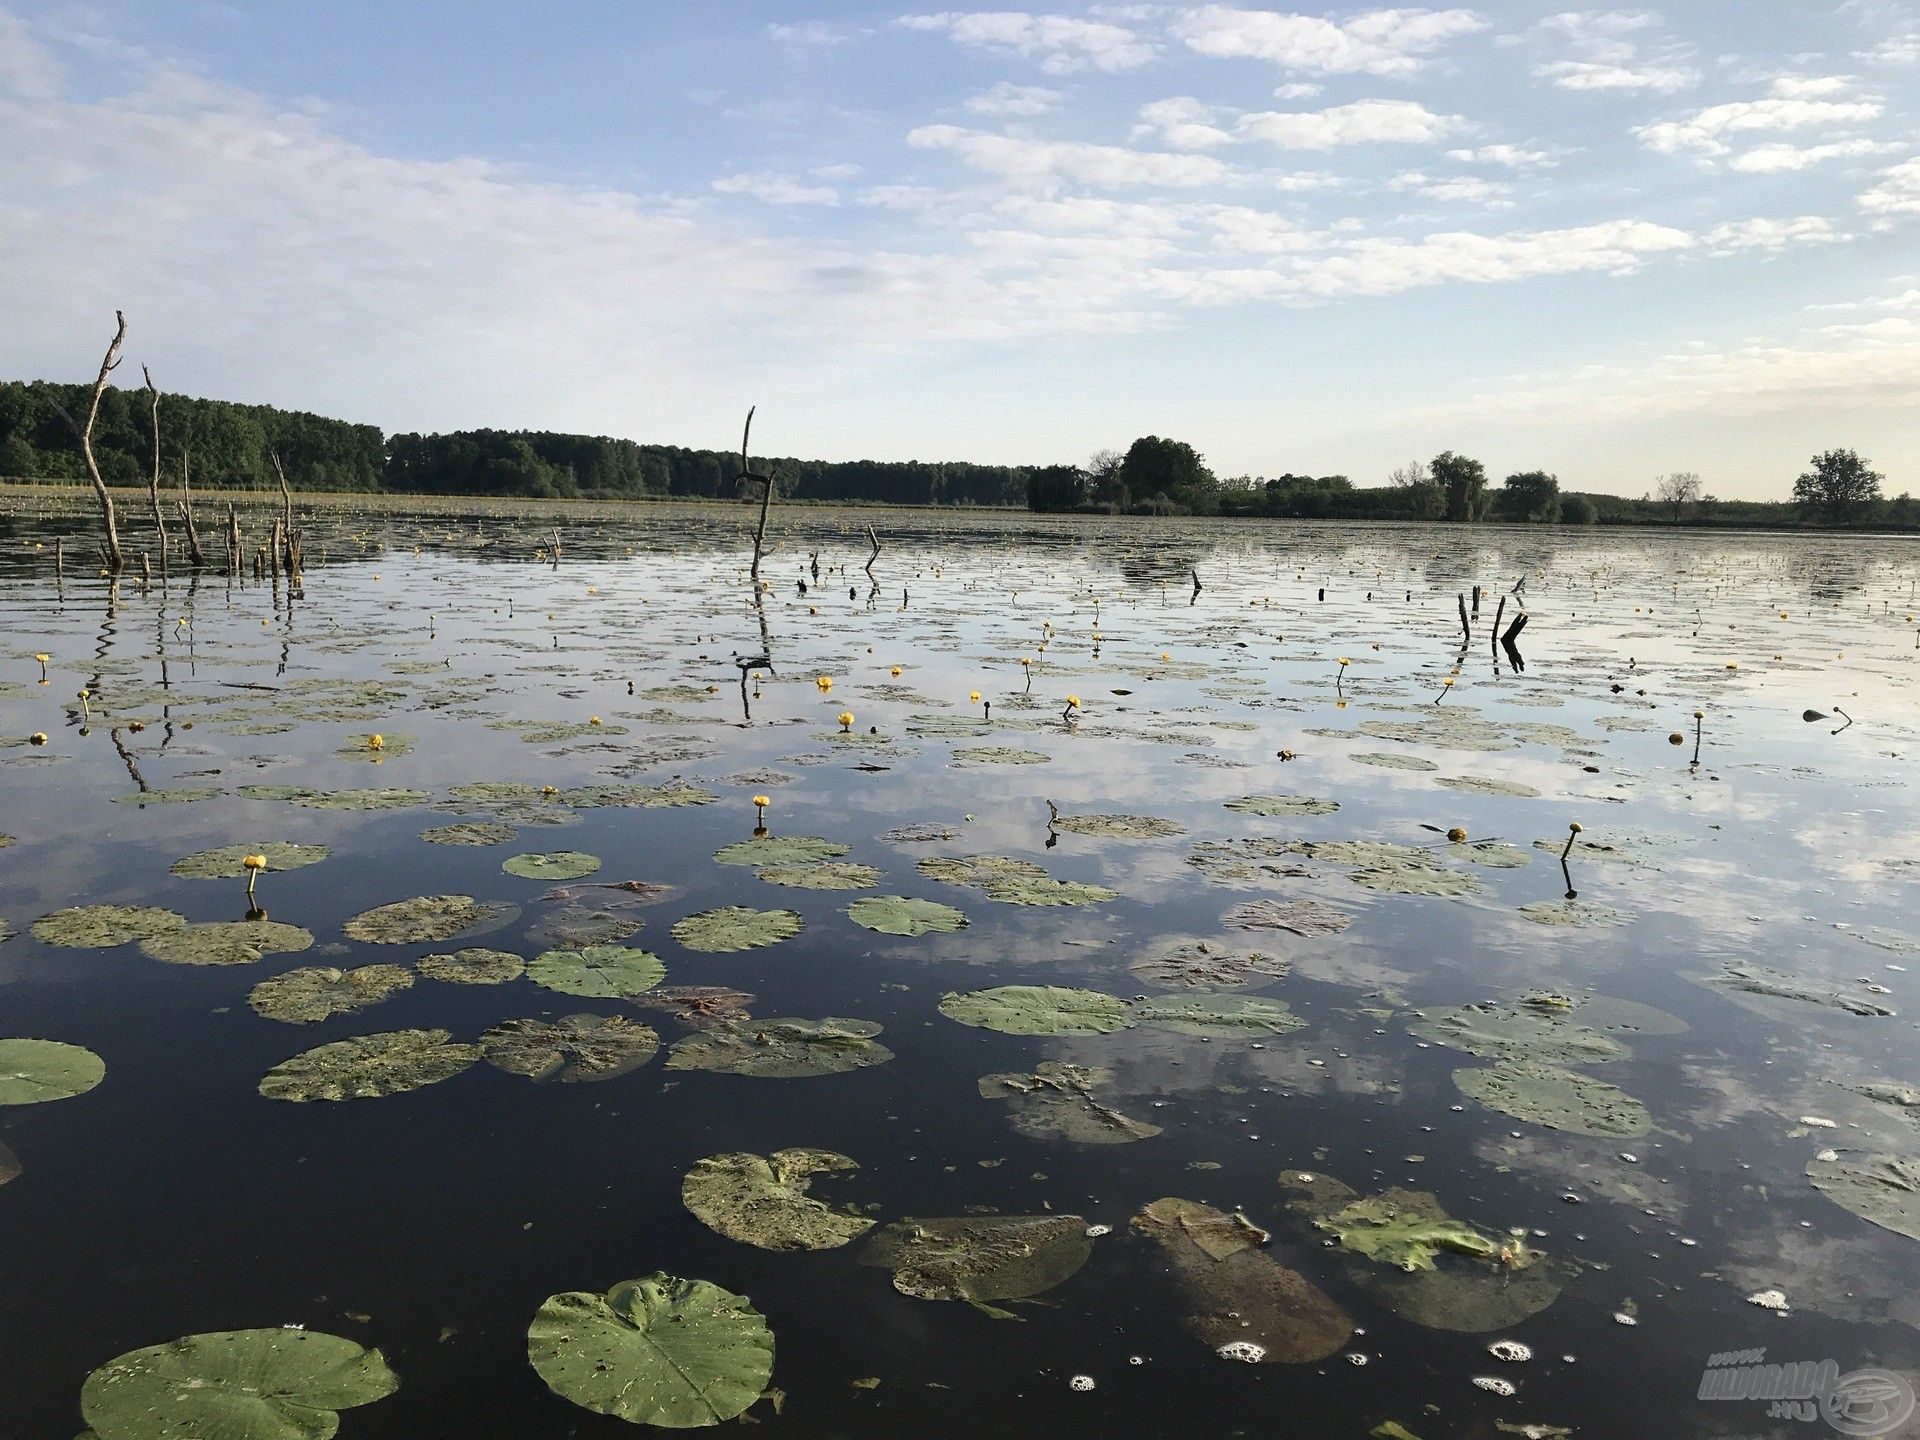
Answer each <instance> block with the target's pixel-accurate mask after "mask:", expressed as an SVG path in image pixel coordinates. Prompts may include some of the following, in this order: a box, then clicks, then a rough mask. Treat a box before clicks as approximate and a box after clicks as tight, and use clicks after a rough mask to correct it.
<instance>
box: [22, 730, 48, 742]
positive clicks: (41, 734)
mask: <svg viewBox="0 0 1920 1440" xmlns="http://www.w3.org/2000/svg"><path fill="white" fill-rule="evenodd" d="M27 743H28V744H29V745H44V744H46V743H47V732H46V731H44V730H36V731H34V732H33V734H31V735H29V736H28V737H27Z"/></svg>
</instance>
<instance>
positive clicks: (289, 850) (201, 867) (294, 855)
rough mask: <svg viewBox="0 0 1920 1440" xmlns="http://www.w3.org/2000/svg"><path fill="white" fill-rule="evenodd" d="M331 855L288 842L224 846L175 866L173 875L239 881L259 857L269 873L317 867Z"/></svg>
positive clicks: (188, 857)
mask: <svg viewBox="0 0 1920 1440" xmlns="http://www.w3.org/2000/svg"><path fill="white" fill-rule="evenodd" d="M329 853H331V852H330V851H329V850H328V849H327V847H326V846H325V845H294V844H290V843H288V842H286V841H284V840H275V841H270V842H269V843H267V844H264V845H222V846H221V847H220V848H219V849H217V850H201V851H198V852H196V853H195V854H192V855H184V856H182V857H181V858H180V859H178V860H176V861H174V862H173V865H172V867H171V873H172V874H175V875H179V876H182V877H184V878H186V879H189V880H237V879H239V878H240V877H241V876H242V875H245V874H246V873H247V871H248V866H247V864H246V860H247V857H248V856H250V855H258V856H259V857H260V858H261V859H263V860H265V861H266V865H265V867H264V868H266V869H268V870H298V869H300V868H301V867H302V866H305V865H317V864H319V863H320V862H321V861H322V860H324V859H326V858H327V856H328V854H329Z"/></svg>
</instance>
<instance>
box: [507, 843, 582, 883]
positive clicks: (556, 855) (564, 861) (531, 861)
mask: <svg viewBox="0 0 1920 1440" xmlns="http://www.w3.org/2000/svg"><path fill="white" fill-rule="evenodd" d="M500 868H501V869H502V870H504V871H506V872H507V874H509V875H518V876H519V877H520V878H521V879H523V880H578V879H579V878H580V877H581V876H582V875H592V874H593V873H595V872H596V871H597V870H599V868H600V857H599V856H598V855H588V854H585V853H584V852H582V851H579V850H555V851H551V852H549V853H547V854H544V855H539V854H535V855H513V856H509V857H508V858H507V859H506V860H504V861H502V862H501V865H500Z"/></svg>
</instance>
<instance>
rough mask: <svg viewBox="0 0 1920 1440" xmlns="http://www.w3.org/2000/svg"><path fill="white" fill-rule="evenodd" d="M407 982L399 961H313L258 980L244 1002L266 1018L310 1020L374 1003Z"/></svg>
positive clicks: (410, 980)
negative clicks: (351, 965)
mask: <svg viewBox="0 0 1920 1440" xmlns="http://www.w3.org/2000/svg"><path fill="white" fill-rule="evenodd" d="M411 984H413V972H412V971H410V970H408V969H407V968H406V967H405V966H403V965H362V966H360V967H359V968H358V969H355V970H339V969H335V968H334V967H333V966H331V965H316V966H310V967H308V968H306V969H301V970H288V971H286V972H284V973H283V974H279V975H274V976H271V977H269V978H268V979H265V980H262V981H261V982H260V983H259V984H258V985H256V986H254V987H253V993H252V994H251V995H249V996H248V997H247V1003H248V1004H249V1005H251V1006H252V1007H253V1008H254V1009H255V1010H256V1011H258V1012H259V1013H260V1014H262V1015H264V1016H266V1017H267V1018H268V1019H269V1020H285V1021H288V1022H289V1023H291V1024H296V1025H299V1024H311V1023H312V1022H314V1021H317V1020H326V1019H329V1018H330V1017H332V1016H335V1015H349V1014H352V1013H353V1012H354V1011H356V1010H364V1009H366V1008H367V1007H368V1006H369V1005H377V1004H379V1003H380V1001H382V1000H385V999H386V998H387V997H388V996H389V995H393V994H396V993H397V992H399V991H401V990H404V989H406V988H407V987H408V986H409V985H411Z"/></svg>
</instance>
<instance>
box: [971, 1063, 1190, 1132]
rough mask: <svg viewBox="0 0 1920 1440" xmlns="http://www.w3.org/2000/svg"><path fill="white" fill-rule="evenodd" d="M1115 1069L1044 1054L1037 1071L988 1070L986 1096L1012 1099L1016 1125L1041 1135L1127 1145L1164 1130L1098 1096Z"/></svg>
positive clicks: (984, 1085)
mask: <svg viewBox="0 0 1920 1440" xmlns="http://www.w3.org/2000/svg"><path fill="white" fill-rule="evenodd" d="M1112 1079H1113V1072H1112V1071H1111V1070H1108V1069H1106V1068H1104V1067H1102V1066H1097V1065H1095V1066H1087V1065H1068V1064H1063V1063H1061V1062H1059V1061H1055V1060H1043V1061H1041V1062H1040V1063H1039V1064H1038V1065H1036V1066H1035V1067H1034V1070H1033V1073H1032V1074H1031V1075H1019V1074H1007V1075H985V1076H982V1077H981V1079H980V1096H981V1098H982V1099H985V1100H1005V1101H1008V1102H1010V1104H1011V1105H1012V1114H1011V1115H1010V1116H1009V1119H1010V1120H1011V1122H1012V1124H1013V1128H1014V1129H1015V1130H1017V1131H1019V1132H1020V1133H1021V1134H1022V1135H1027V1136H1031V1137H1032V1138H1033V1139H1035V1140H1071V1141H1073V1142H1075V1143H1076V1144H1080V1145H1123V1144H1126V1143H1127V1142H1128V1141H1132V1140H1146V1139H1149V1138H1151V1137H1152V1136H1155V1135H1158V1134H1159V1133H1160V1127H1159V1126H1158V1125H1150V1124H1148V1123H1147V1122H1146V1121H1144V1120H1136V1119H1134V1118H1133V1117H1132V1116H1131V1115H1123V1114H1121V1113H1120V1112H1119V1111H1118V1110H1115V1109H1114V1108H1113V1107H1112V1106H1110V1105H1107V1104H1105V1103H1104V1102H1102V1101H1100V1100H1096V1099H1095V1098H1094V1096H1093V1092H1094V1091H1095V1090H1096V1089H1100V1088H1102V1087H1104V1086H1106V1085H1107V1084H1108V1083H1109V1082H1111V1081H1112Z"/></svg>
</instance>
